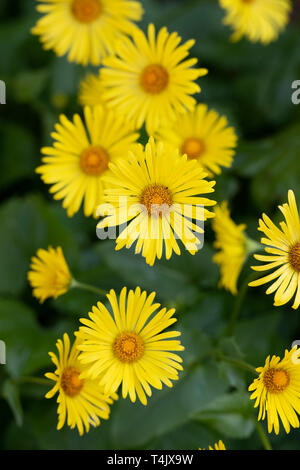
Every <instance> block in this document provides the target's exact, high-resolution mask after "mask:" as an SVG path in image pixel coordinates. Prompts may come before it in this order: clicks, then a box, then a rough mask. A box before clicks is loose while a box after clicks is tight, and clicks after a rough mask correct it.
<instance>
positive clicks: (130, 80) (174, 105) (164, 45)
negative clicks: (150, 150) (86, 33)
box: [101, 24, 207, 135]
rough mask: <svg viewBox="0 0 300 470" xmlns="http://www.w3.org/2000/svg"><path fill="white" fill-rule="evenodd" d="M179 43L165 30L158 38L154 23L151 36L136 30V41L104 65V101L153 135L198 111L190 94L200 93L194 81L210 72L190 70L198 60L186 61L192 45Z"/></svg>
mask: <svg viewBox="0 0 300 470" xmlns="http://www.w3.org/2000/svg"><path fill="white" fill-rule="evenodd" d="M180 41H181V38H180V37H179V36H178V35H177V33H172V34H169V33H168V31H167V29H166V28H165V27H164V28H162V29H161V30H160V31H159V32H158V34H157V36H156V33H155V27H154V25H153V24H150V25H149V27H148V37H146V36H145V34H144V33H143V32H142V31H141V30H139V29H138V28H136V29H135V30H134V31H133V33H132V40H131V39H129V38H126V39H124V40H123V41H122V42H119V43H118V48H117V55H118V56H115V57H113V56H112V57H107V58H105V60H104V61H103V64H104V65H105V67H104V68H103V69H102V71H101V76H102V78H103V84H104V86H105V87H106V88H107V91H106V92H105V93H104V98H105V99H106V100H109V105H110V106H111V107H115V108H117V109H118V112H120V113H122V114H123V115H124V116H125V117H126V119H127V120H128V121H132V122H134V123H135V125H136V127H137V128H140V127H141V126H142V125H143V123H144V122H145V123H146V128H147V132H148V134H149V135H152V134H153V132H154V131H155V130H157V129H158V127H159V126H161V125H164V126H167V125H168V124H169V123H170V121H174V120H175V118H176V117H177V114H178V113H179V114H184V113H186V112H187V111H191V110H192V109H193V108H194V106H195V103H196V101H195V99H194V98H192V97H191V96H190V95H192V94H194V93H196V92H200V87H199V86H198V85H197V84H196V83H195V80H196V79H197V78H198V77H202V76H203V75H206V73H207V70H206V69H199V68H198V69H196V68H193V67H192V66H193V65H195V64H196V63H197V59H191V58H190V59H187V60H185V59H186V57H187V56H188V54H189V49H190V48H191V47H192V46H193V44H194V40H190V41H188V42H186V43H185V44H182V45H179V43H180Z"/></svg>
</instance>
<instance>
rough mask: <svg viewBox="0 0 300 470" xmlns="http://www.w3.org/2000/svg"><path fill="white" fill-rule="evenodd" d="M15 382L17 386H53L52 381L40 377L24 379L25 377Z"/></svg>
mask: <svg viewBox="0 0 300 470" xmlns="http://www.w3.org/2000/svg"><path fill="white" fill-rule="evenodd" d="M15 382H16V383H17V384H24V383H31V384H38V385H48V386H49V385H51V384H53V382H52V380H50V379H43V378H41V377H26V376H24V377H20V378H19V379H16V380H15Z"/></svg>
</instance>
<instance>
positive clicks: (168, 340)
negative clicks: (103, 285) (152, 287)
mask: <svg viewBox="0 0 300 470" xmlns="http://www.w3.org/2000/svg"><path fill="white" fill-rule="evenodd" d="M107 298H108V300H109V303H110V309H111V311H112V313H111V312H110V311H109V310H108V309H107V308H106V307H105V306H104V305H103V304H102V303H101V302H98V304H97V307H93V309H92V312H90V313H89V317H90V319H85V318H81V320H80V321H81V323H82V324H83V325H84V326H81V327H80V328H79V332H78V333H77V336H78V338H79V339H80V343H79V344H78V349H79V350H80V351H81V353H80V355H79V360H80V361H81V363H82V365H83V366H84V375H83V376H84V377H91V378H92V379H93V380H98V381H99V384H100V386H103V387H104V391H105V393H112V392H116V391H117V389H118V387H119V386H120V384H122V395H123V398H126V397H127V395H129V397H130V400H131V401H132V402H135V401H136V395H137V396H138V398H139V400H140V401H141V403H143V405H146V404H147V398H146V395H148V396H149V397H150V396H151V394H152V392H151V387H154V388H156V389H159V390H161V389H162V386H163V384H165V385H167V386H168V387H172V381H173V380H177V379H178V370H182V366H181V362H182V359H181V358H180V357H179V356H178V355H177V354H174V352H173V351H182V350H183V349H184V348H183V346H181V344H180V341H178V340H175V339H174V338H176V337H178V336H180V333H179V332H178V331H169V330H168V331H164V330H165V329H166V328H168V327H169V326H171V325H172V324H173V323H175V322H176V321H177V320H176V318H174V317H173V315H174V312H175V309H170V310H168V309H167V308H161V309H160V310H159V311H157V309H159V307H160V304H159V303H153V301H154V298H155V292H152V293H151V294H150V295H149V296H148V295H147V293H146V292H145V291H143V292H141V289H140V288H139V287H137V288H136V289H135V291H133V290H130V291H129V292H128V295H127V289H126V287H124V288H123V289H122V291H121V294H120V298H119V299H118V298H117V296H116V293H115V291H114V290H111V291H110V293H109V294H107ZM155 312H156V313H155Z"/></svg>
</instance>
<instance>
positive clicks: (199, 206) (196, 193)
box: [98, 137, 215, 266]
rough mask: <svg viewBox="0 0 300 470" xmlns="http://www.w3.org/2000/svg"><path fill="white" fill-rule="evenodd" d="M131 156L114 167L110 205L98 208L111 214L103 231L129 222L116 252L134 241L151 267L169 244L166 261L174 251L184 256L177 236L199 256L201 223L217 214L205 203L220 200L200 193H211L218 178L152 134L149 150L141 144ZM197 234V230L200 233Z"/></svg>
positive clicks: (108, 191)
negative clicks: (208, 179) (167, 147)
mask: <svg viewBox="0 0 300 470" xmlns="http://www.w3.org/2000/svg"><path fill="white" fill-rule="evenodd" d="M130 155H131V158H130V159H128V160H126V161H124V160H122V162H121V161H119V162H116V163H114V164H111V165H110V173H109V174H108V175H107V177H106V180H105V181H106V185H107V186H106V190H105V199H106V202H107V203H109V204H108V206H106V205H104V206H103V207H101V206H100V207H99V211H98V215H107V217H105V218H104V219H103V220H102V221H101V222H100V223H99V224H98V229H103V228H106V227H114V226H117V225H121V224H123V223H125V222H126V223H127V226H126V228H125V229H123V230H122V232H121V233H120V235H119V236H118V238H117V240H116V250H120V249H121V248H123V247H125V246H126V248H130V247H131V245H132V244H133V243H135V242H137V243H136V248H135V252H136V253H141V252H142V256H144V257H145V258H146V262H147V263H148V264H150V265H151V266H152V265H153V264H154V262H155V260H156V258H158V259H161V257H162V255H163V251H164V248H165V256H166V259H170V257H171V256H172V253H173V251H174V252H175V253H176V254H177V255H180V248H179V246H178V244H177V241H176V238H180V239H181V241H182V243H183V244H184V246H185V248H186V249H187V250H188V251H189V252H190V253H191V254H195V253H196V252H197V251H198V250H199V245H200V243H199V236H197V235H198V234H202V233H203V232H204V231H203V228H202V227H201V226H199V223H197V224H196V223H193V221H192V220H191V219H194V221H195V222H200V223H201V224H203V221H204V220H206V219H207V218H208V217H213V213H211V212H209V211H208V210H207V209H205V208H204V206H213V205H214V204H215V201H212V200H211V199H208V198H205V197H203V196H201V195H202V194H206V193H211V192H213V191H214V189H213V187H214V185H215V181H210V182H209V181H207V180H205V179H204V178H205V176H206V174H205V173H204V172H203V170H202V169H201V168H200V167H199V165H197V163H196V162H195V160H188V159H187V157H186V156H180V155H179V153H178V151H177V150H172V151H168V149H166V148H165V147H164V145H163V143H162V142H159V143H156V142H155V141H154V139H153V138H152V137H151V138H150V139H149V142H148V144H147V145H146V147H145V150H144V148H143V147H142V145H139V146H137V147H136V151H135V153H131V154H130ZM195 233H196V234H195Z"/></svg>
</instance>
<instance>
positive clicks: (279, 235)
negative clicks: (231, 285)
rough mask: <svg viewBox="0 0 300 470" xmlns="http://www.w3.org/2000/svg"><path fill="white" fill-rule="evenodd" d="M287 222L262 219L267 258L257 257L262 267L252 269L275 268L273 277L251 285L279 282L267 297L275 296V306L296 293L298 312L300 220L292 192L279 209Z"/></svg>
mask: <svg viewBox="0 0 300 470" xmlns="http://www.w3.org/2000/svg"><path fill="white" fill-rule="evenodd" d="M279 209H280V210H281V212H282V214H283V216H284V219H285V221H284V222H281V223H280V228H278V227H276V225H274V223H273V222H272V221H271V220H270V219H269V217H268V216H267V215H266V214H263V215H262V219H260V220H259V227H258V230H260V231H261V232H263V233H264V234H265V235H266V237H263V238H262V239H261V243H262V244H264V245H266V247H265V252H266V253H267V254H266V255H254V258H255V259H257V260H259V261H263V262H264V263H265V264H263V265H261V266H251V267H252V269H254V270H255V271H268V270H273V269H275V270H274V271H273V272H272V273H271V274H269V275H267V276H264V277H262V278H260V279H257V280H256V281H253V282H250V283H249V286H260V285H262V284H265V283H267V282H270V281H275V282H273V283H272V284H271V286H270V287H269V288H268V289H267V291H266V293H267V294H272V293H273V292H276V293H275V296H274V305H275V306H280V305H284V304H286V303H287V302H289V301H290V299H291V298H292V297H293V295H294V294H295V293H296V296H295V299H294V304H293V305H292V307H293V308H294V309H297V308H298V307H299V305H300V220H299V213H298V209H297V204H296V200H295V195H294V193H293V191H292V190H290V191H289V192H288V203H285V204H283V205H282V206H279Z"/></svg>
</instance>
